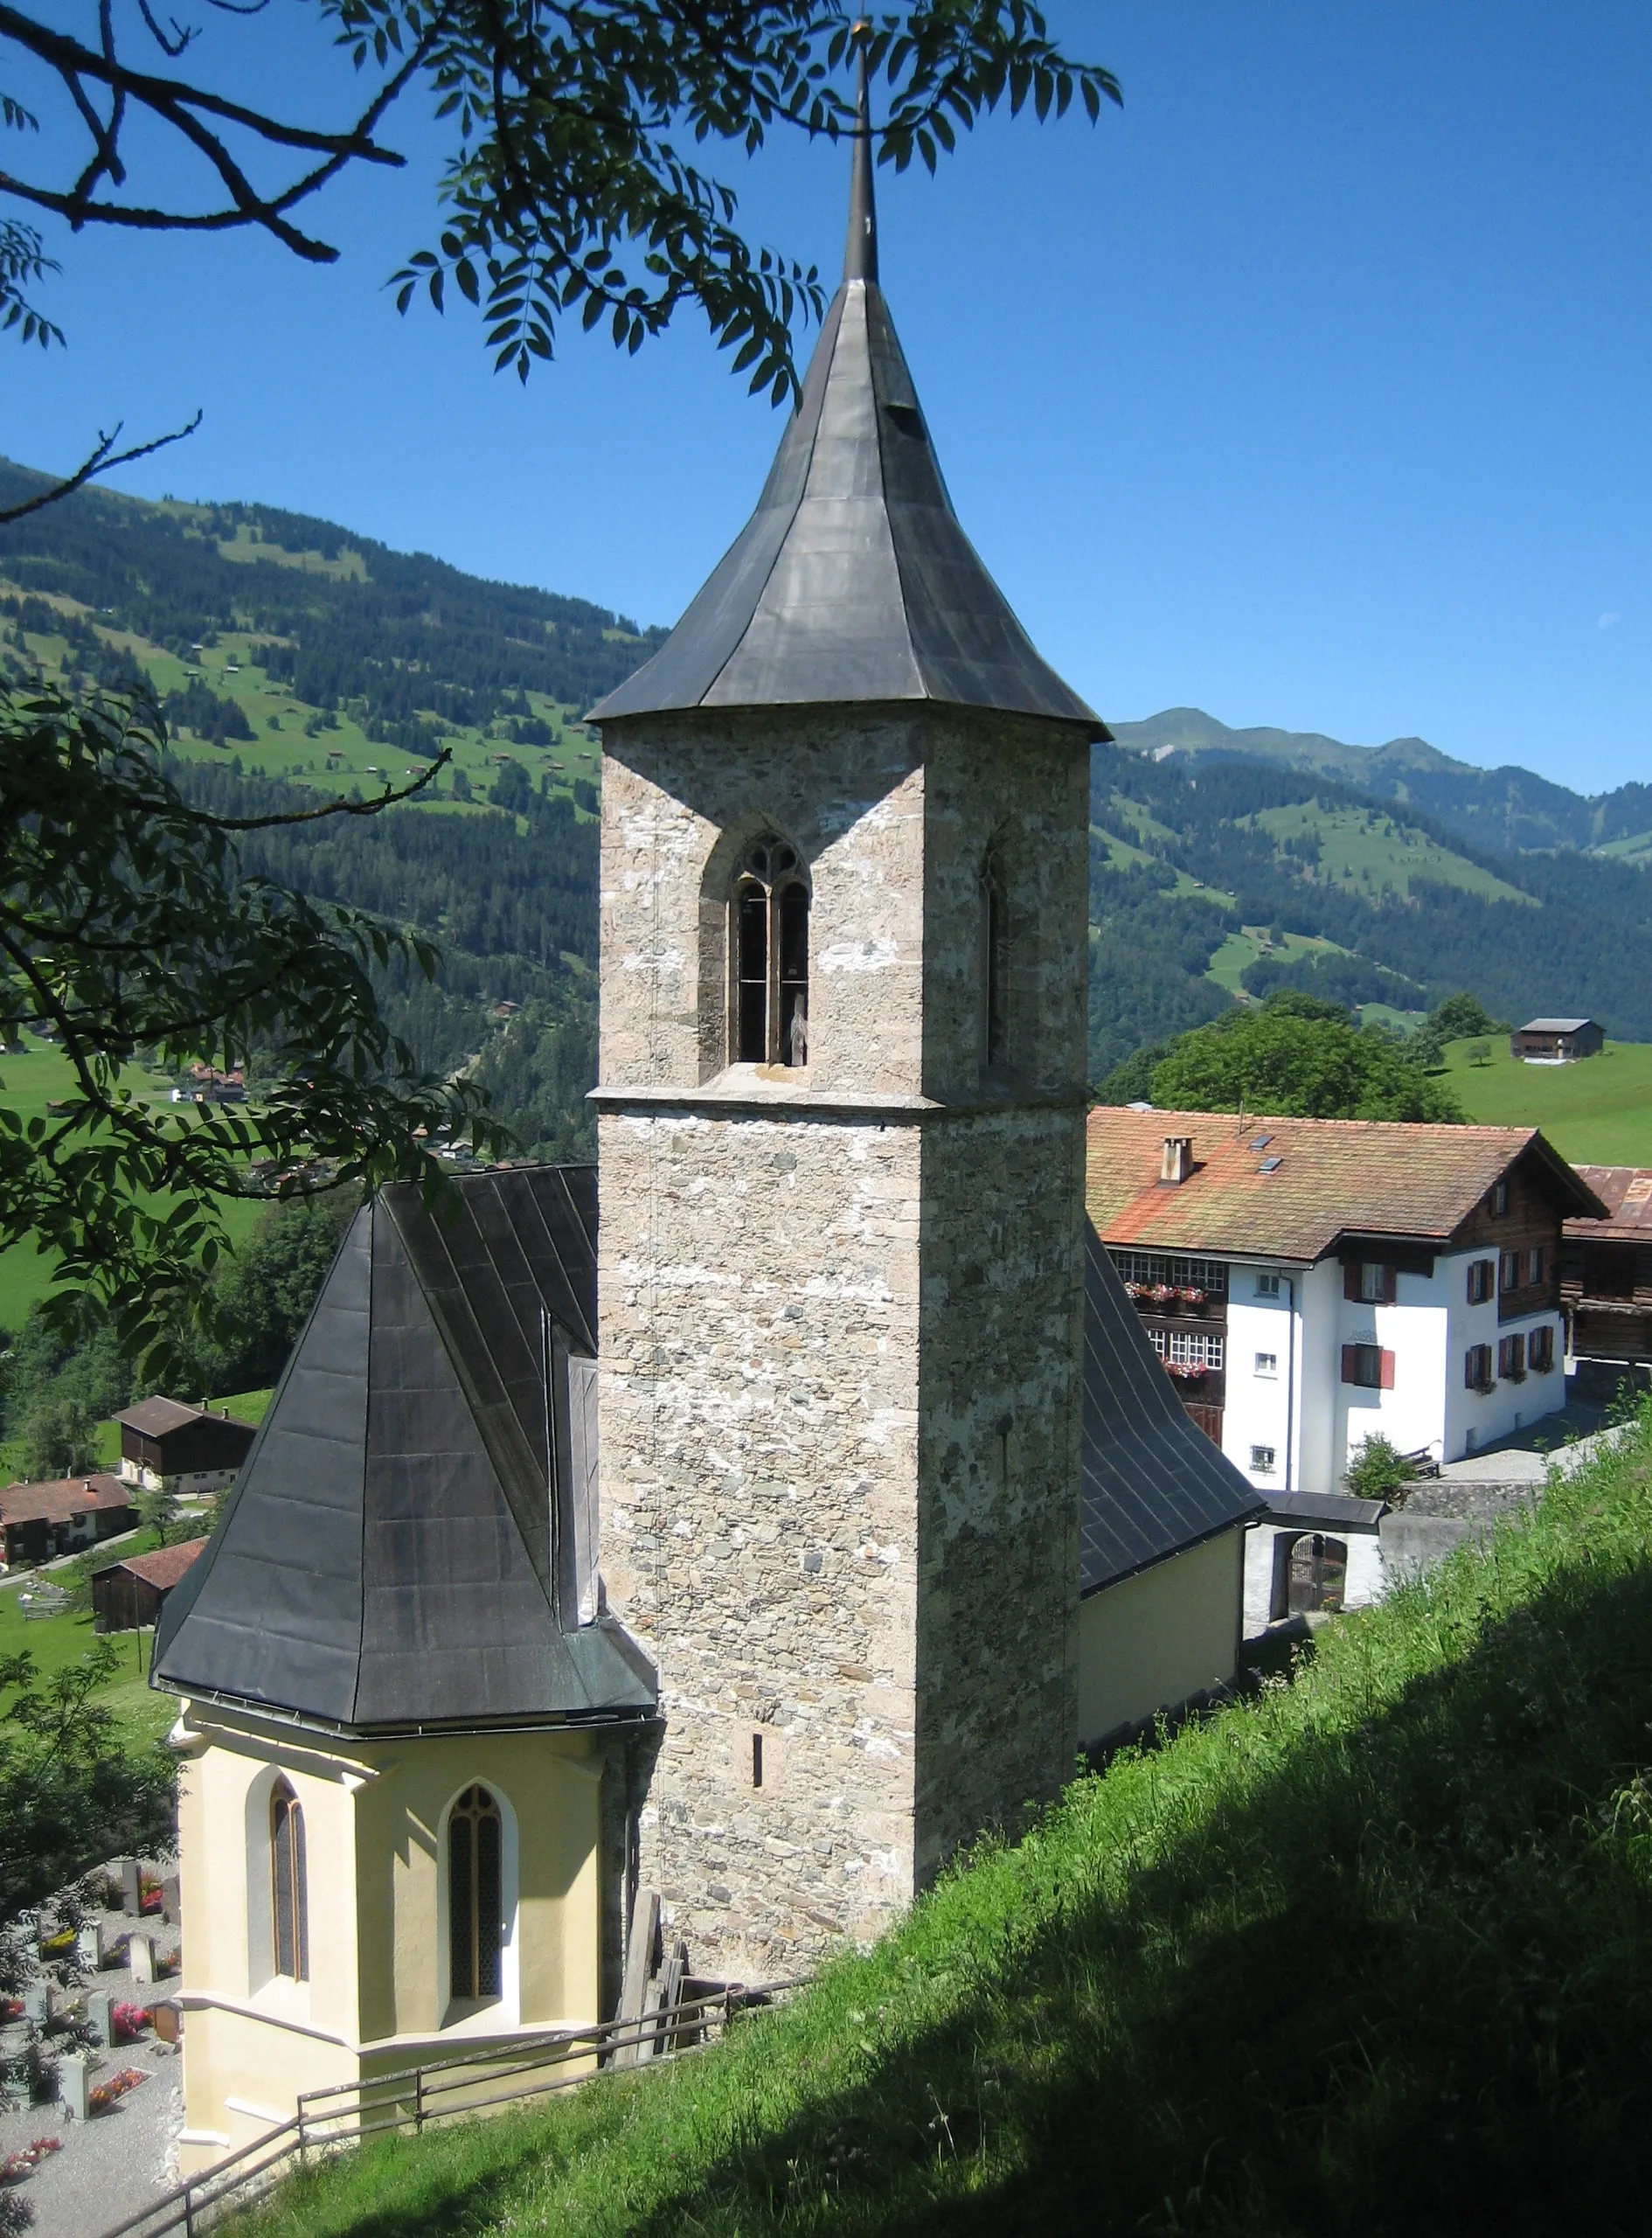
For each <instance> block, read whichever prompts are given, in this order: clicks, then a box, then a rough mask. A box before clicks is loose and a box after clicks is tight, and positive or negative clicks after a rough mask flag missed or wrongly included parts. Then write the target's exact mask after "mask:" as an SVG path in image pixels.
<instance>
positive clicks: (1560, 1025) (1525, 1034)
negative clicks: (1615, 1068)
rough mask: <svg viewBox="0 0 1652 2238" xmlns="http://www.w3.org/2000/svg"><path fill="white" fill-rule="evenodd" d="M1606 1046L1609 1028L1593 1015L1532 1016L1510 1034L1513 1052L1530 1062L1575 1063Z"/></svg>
mask: <svg viewBox="0 0 1652 2238" xmlns="http://www.w3.org/2000/svg"><path fill="white" fill-rule="evenodd" d="M1605 1047H1606V1028H1605V1027H1604V1026H1603V1025H1596V1023H1595V1021H1594V1020H1593V1018H1528V1019H1527V1021H1526V1023H1525V1024H1524V1025H1518V1026H1517V1027H1516V1028H1515V1030H1514V1032H1512V1033H1511V1034H1510V1036H1509V1053H1510V1056H1511V1057H1518V1058H1520V1059H1521V1060H1522V1061H1523V1062H1524V1063H1525V1064H1528V1065H1574V1064H1576V1063H1577V1062H1578V1060H1579V1058H1582V1057H1598V1056H1599V1055H1600V1052H1601V1051H1602V1049H1604V1048H1605Z"/></svg>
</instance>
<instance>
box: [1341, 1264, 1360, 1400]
mask: <svg viewBox="0 0 1652 2238" xmlns="http://www.w3.org/2000/svg"><path fill="white" fill-rule="evenodd" d="M1354 1279H1355V1281H1356V1282H1357V1281H1358V1279H1359V1276H1358V1275H1357V1273H1356V1275H1355V1277H1354ZM1358 1380H1359V1346H1358V1345H1343V1382H1344V1383H1357V1382H1358Z"/></svg>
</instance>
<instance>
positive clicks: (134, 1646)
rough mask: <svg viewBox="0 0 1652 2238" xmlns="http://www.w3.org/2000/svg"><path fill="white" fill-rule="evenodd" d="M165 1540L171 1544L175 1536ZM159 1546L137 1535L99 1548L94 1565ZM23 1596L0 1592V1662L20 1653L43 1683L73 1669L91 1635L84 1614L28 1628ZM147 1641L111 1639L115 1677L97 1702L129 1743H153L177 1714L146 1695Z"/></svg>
mask: <svg viewBox="0 0 1652 2238" xmlns="http://www.w3.org/2000/svg"><path fill="white" fill-rule="evenodd" d="M170 1536H171V1537H172V1538H173V1539H176V1538H177V1536H178V1533H177V1532H176V1531H175V1532H173V1533H171V1534H170ZM159 1544H160V1541H159V1539H157V1537H156V1534H155V1533H154V1532H152V1531H140V1532H137V1533H135V1534H134V1536H132V1537H131V1538H129V1539H121V1543H120V1545H119V1546H114V1547H101V1548H100V1549H99V1550H98V1552H97V1554H96V1558H95V1563H96V1567H98V1568H100V1569H101V1567H103V1565H104V1564H105V1563H106V1562H115V1561H120V1560H123V1559H124V1557H125V1556H127V1555H128V1554H147V1553H149V1552H150V1550H151V1549H152V1548H153V1547H155V1546H158V1545H159ZM42 1582H43V1583H46V1584H52V1583H56V1584H61V1583H63V1582H65V1575H64V1573H63V1572H62V1571H58V1572H55V1573H52V1574H48V1575H47V1576H46V1577H45V1578H44V1579H43V1580H42ZM28 1590H29V1587H28V1583H27V1581H24V1583H23V1584H21V1585H18V1586H8V1587H7V1588H6V1589H5V1590H4V1591H3V1592H0V1661H3V1660H4V1658H6V1657H7V1656H11V1655H18V1654H21V1653H22V1652H23V1651H24V1650H25V1649H26V1650H27V1651H28V1652H29V1653H30V1654H31V1655H32V1656H33V1658H34V1659H35V1663H36V1665H38V1668H39V1670H40V1671H41V1672H43V1673H44V1674H45V1676H47V1677H48V1678H49V1677H50V1676H51V1674H52V1672H54V1671H61V1670H63V1669H64V1668H66V1665H69V1664H72V1663H78V1662H79V1661H80V1658H81V1657H82V1656H83V1655H86V1654H87V1653H88V1652H89V1651H90V1650H91V1648H92V1645H93V1643H94V1639H95V1637H96V1635H95V1633H94V1631H93V1629H92V1615H91V1611H90V1609H87V1610H85V1611H83V1612H80V1613H78V1614H74V1613H72V1614H68V1615H65V1616H45V1617H40V1618H38V1619H37V1620H36V1621H34V1622H33V1623H31V1622H30V1620H29V1619H28V1618H27V1617H26V1616H24V1613H23V1604H22V1602H21V1600H20V1598H19V1595H21V1594H24V1593H26V1592H27V1591H28ZM149 1639H150V1635H149V1633H148V1632H144V1633H142V1634H138V1633H135V1632H122V1633H119V1634H117V1635H116V1636H115V1652H116V1654H117V1655H118V1656H119V1658H120V1665H119V1671H118V1673H117V1676H116V1678H115V1680H114V1682H113V1683H112V1684H111V1685H109V1686H108V1688H107V1689H106V1690H105V1691H104V1692H102V1693H101V1694H100V1695H99V1696H98V1700H99V1701H100V1702H101V1703H102V1704H103V1705H104V1706H106V1707H107V1708H108V1709H110V1710H112V1711H113V1712H114V1713H115V1717H116V1718H117V1719H118V1720H119V1721H120V1723H121V1727H122V1729H123V1730H124V1731H125V1732H127V1733H128V1734H130V1735H131V1737H132V1739H133V1740H134V1741H158V1740H159V1739H160V1737H161V1736H162V1734H164V1733H165V1732H166V1730H167V1728H168V1727H169V1726H170V1724H171V1722H172V1720H173V1719H174V1717H176V1715H177V1704H176V1702H173V1701H171V1699H170V1696H163V1695H160V1694H156V1693H153V1692H150V1689H149V1680H148V1678H147V1677H146V1676H145V1673H146V1672H147V1671H148V1668H149Z"/></svg>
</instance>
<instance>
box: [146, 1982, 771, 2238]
mask: <svg viewBox="0 0 1652 2238" xmlns="http://www.w3.org/2000/svg"><path fill="white" fill-rule="evenodd" d="M801 1988H802V1982H801V1981H786V1982H765V1983H762V1984H759V1985H758V1986H757V1987H755V1988H749V1989H748V1988H746V1987H744V1986H735V1987H733V1988H730V1989H723V1990H718V1991H702V1992H701V1993H700V1994H698V1995H697V1996H693V1997H686V1998H679V1999H678V2000H677V2002H676V2003H675V2004H672V2005H662V2006H661V2007H660V2008H659V2009H658V2010H657V2011H656V2012H649V2013H645V2014H644V2015H643V2017H642V2019H636V2020H630V2019H628V2020H606V2021H600V2022H598V2023H597V2024H596V2025H595V2026H593V2027H590V2028H576V2029H571V2030H569V2031H568V2032H567V2033H566V2034H564V2035H559V2036H557V2037H556V2038H555V2039H553V2040H551V2041H549V2042H546V2043H545V2044H542V2045H531V2046H524V2045H520V2044H517V2045H509V2046H505V2047H503V2048H501V2049H499V2050H497V2051H493V2052H489V2051H485V2050H480V2049H478V2050H476V2051H471V2052H456V2053H455V2054H451V2055H450V2056H448V2057H447V2058H445V2059H441V2060H433V2061H426V2062H425V2063H424V2064H422V2065H420V2066H419V2067H410V2068H400V2069H399V2070H397V2071H396V2072H395V2073H393V2074H390V2075H368V2076H364V2077H363V2078H362V2079H361V2080H359V2081H357V2082H339V2083H334V2084H331V2085H330V2087H329V2088H327V2089H323V2090H306V2091H303V2092H302V2093H301V2094H300V2096H299V2100H298V2107H297V2110H296V2112H295V2113H294V2114H292V2115H290V2116H288V2119H287V2120H286V2121H284V2122H281V2123H278V2124H276V2125H275V2126H274V2127H273V2128H271V2129H270V2130H267V2131H266V2133H265V2134H264V2136H262V2137H257V2138H255V2139H254V2140H253V2143H252V2144H246V2145H243V2146H242V2147H241V2149H240V2150H239V2152H232V2153H230V2154H228V2155H227V2156H226V2158H224V2159H222V2160H219V2161H218V2162H216V2163H214V2165H212V2167H211V2168H208V2169H205V2170H203V2172H201V2174H199V2175H198V2176H191V2178H190V2179H189V2181H188V2182H187V2183H185V2184H180V2185H178V2186H177V2188H176V2189H175V2190H173V2191H170V2192H167V2193H163V2196H162V2197H161V2198H159V2199H157V2200H155V2201H153V2203H152V2204H151V2205H149V2207H144V2208H142V2209H141V2210H140V2212H139V2213H137V2214H132V2215H128V2217H127V2219H126V2221H124V2222H117V2223H116V2224H115V2226H114V2227H113V2228H111V2229H108V2230H106V2231H105V2232H104V2233H103V2234H102V2238H166V2234H167V2233H168V2232H170V2231H174V2230H181V2231H183V2232H184V2238H195V2235H196V2233H197V2232H198V2231H203V2230H205V2229H206V2228H208V2227H209V2225H211V2224H215V2223H216V2222H218V2221H219V2219H220V2218H221V2217H222V2215H224V2214H226V2213H233V2212H234V2211H235V2210H236V2209H237V2208H239V2207H244V2206H246V2205H249V2204H250V2203H251V2201H252V2200H253V2198H254V2197H255V2196H256V2195H257V2193H259V2192H260V2191H261V2190H262V2189H264V2188H265V2187H266V2186H267V2185H268V2184H269V2183H271V2182H272V2181H273V2180H274V2178H275V2177H276V2176H277V2175H278V2174H281V2173H283V2172H288V2171H289V2170H290V2169H291V2168H292V2167H295V2166H296V2167H300V2168H302V2167H305V2166H308V2165H309V2164H310V2162H311V2161H312V2159H314V2158H321V2157H323V2156H325V2155H328V2154H330V2153H333V2152H337V2151H340V2150H341V2149H343V2148H344V2147H345V2146H347V2145H353V2144H360V2143H361V2141H362V2139H363V2138H364V2137H376V2136H382V2135H384V2134H385V2133H386V2132H388V2131H391V2130H404V2131H410V2132H412V2133H413V2134H414V2135H418V2134H420V2133H421V2132H422V2131H423V2130H426V2129H428V2128H429V2127H431V2126H432V2125H433V2124H434V2123H439V2122H444V2121H448V2122H452V2121H461V2120H469V2119H471V2118H472V2117H473V2116H476V2115H478V2114H483V2113H488V2112H491V2111H493V2110H495V2109H498V2108H500V2107H503V2106H518V2105H522V2104H524V2103H525V2102H528V2101H529V2100H531V2099H534V2098H541V2097H545V2096H548V2095H549V2094H550V2093H551V2092H552V2091H557V2090H573V2089H577V2088H578V2086H579V2085H580V2083H581V2082H588V2081H589V2079H590V2077H591V2076H592V2075H593V2074H594V2073H596V2072H597V2071H598V2069H599V2068H603V2067H609V2066H619V2065H629V2064H631V2063H632V2062H633V2061H644V2060H650V2059H669V2058H676V2057H678V2056H680V2055H682V2054H684V2053H687V2052H691V2051H698V2050H700V2049H702V2048H703V2047H705V2045H706V2044H708V2043H710V2042H711V2040H712V2038H713V2036H714V2035H715V2034H717V2033H718V2032H720V2031H723V2030H725V2029H726V2028H727V2027H728V2026H729V2024H730V2022H731V2021H732V2020H734V2019H737V2018H738V2017H739V2014H741V2013H742V2012H751V2011H752V2010H753V2009H754V2008H755V2007H757V2006H760V2005H772V2004H774V2001H775V2000H776V1998H781V1997H783V1996H784V1995H785V1994H786V1993H787V1992H788V1991H792V1990H796V1989H801ZM621 2053H623V2054H626V2055H627V2056H626V2058H625V2059H624V2060H621V2059H620V2058H619V2057H618V2056H617V2055H618V2054H621ZM570 2067H577V2068H578V2069H579V2072H578V2073H576V2074H567V2073H565V2072H562V2070H565V2069H566V2068H570ZM478 2094H482V2095H478Z"/></svg>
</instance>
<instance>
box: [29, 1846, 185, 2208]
mask: <svg viewBox="0 0 1652 2238" xmlns="http://www.w3.org/2000/svg"><path fill="white" fill-rule="evenodd" d="M160 1869H161V1867H160V1866H159V1865H158V1864H157V1863H156V1862H155V1861H151V1860H146V1861H145V1870H146V1872H157V1871H158V1870H160ZM166 1869H168V1870H170V1869H172V1868H171V1867H170V1866H167V1867H166ZM105 1916H106V1919H107V1920H108V1924H109V1926H110V1927H111V1928H113V1926H114V1925H115V1921H114V1918H113V1916H112V1915H105ZM133 1924H135V1922H134V1923H133ZM142 1925H143V1928H144V1930H145V1931H146V1932H147V1933H149V1934H152V1935H153V1936H154V1937H155V1941H156V1956H157V1957H159V1958H162V1959H163V1960H165V1961H167V1962H169V1963H168V1970H167V1977H166V1978H164V1979H163V1980H160V1981H156V1982H147V1981H138V1980H135V1979H134V1977H133V1975H132V1973H131V1971H130V1970H129V1969H128V1966H127V1965H126V1964H125V1963H123V1960H124V1952H123V1950H116V1951H115V1953H114V1954H112V1955H113V1957H114V1961H115V1963H111V1964H109V1965H108V1966H104V1967H101V1968H100V1969H98V1970H96V1971H95V1972H93V1971H88V1972H87V1975H86V1976H85V1977H84V1979H83V1980H82V1981H81V1982H80V1984H79V1985H78V1986H77V1987H76V1988H75V1989H74V1990H73V1991H71V1992H70V1993H69V1996H68V1998H66V2000H64V2001H65V2002H66V2003H67V2004H68V2005H69V2006H70V2009H71V2010H72V2011H73V2008H74V2006H75V2005H77V2004H78V2005H80V2010H81V2012H84V2011H85V2010H86V2000H87V1998H91V1997H93V1996H94V1995H95V1994H96V1993H97V1992H98V1991H106V1992H107V1993H108V1995H109V1996H110V1997H111V1998H112V1999H113V2000H114V2002H115V2003H116V2004H117V2005H125V2004H128V2003H129V2004H142V2005H148V2004H150V2003H152V2002H153V2001H154V2000H155V1999H156V1998H164V1997H165V1996H166V1995H167V1994H168V1992H169V1990H172V1991H175V1990H176V1987H177V1954H178V1941H179V1938H178V1929H177V1927H176V1926H173V1925H170V1924H169V1923H168V1922H165V1921H163V1920H162V1919H161V1918H159V1917H158V1916H148V1917H146V1918H145V1919H144V1921H143V1922H142ZM25 2035H26V2030H25V2028H24V2024H23V2023H22V2022H21V2021H13V2022H10V2023H9V2024H7V2025H6V2026H4V2027H3V2029H0V2048H3V2051H4V2053H5V2054H6V2055H7V2056H10V2055H11V2054H14V2053H16V2052H17V2050H19V2049H20V2048H21V2047H22V2045H23V2042H24V2038H25ZM45 2048H46V2050H47V2052H48V2054H50V2055H51V2056H52V2057H53V2058H56V2059H59V2061H61V2058H62V2056H63V2054H64V2053H65V2052H66V2050H68V2049H70V2048H72V2044H71V2040H69V2039H67V2038H66V2037H62V2036H56V2037H48V2038H47V2040H46V2046H45ZM90 2060H91V2068H90V2075H89V2080H90V2082H91V2083H92V2086H93V2088H94V2089H96V2088H97V2087H98V2086H99V2085H101V2084H108V2082H110V2081H111V2080H112V2079H113V2078H114V2077H115V2076H117V2075H131V2074H137V2075H142V2077H143V2080H142V2082H136V2083H135V2084H133V2085H132V2087H131V2088H129V2089H126V2090H124V2091H123V2092H122V2093H121V2095H120V2096H118V2097H116V2098H115V2101H114V2102H113V2103H112V2104H110V2105H108V2106H107V2107H105V2108H104V2109H102V2110H101V2111H99V2112H96V2113H94V2115H93V2116H92V2117H91V2118H90V2119H89V2120H87V2121H84V2122H80V2121H76V2120H74V2119H73V2118H72V2117H71V2116H69V2115H68V2114H67V2113H66V2110H65V2109H64V2107H63V2105H62V2104H61V2103H60V2102H57V2101H56V2099H55V2097H53V2099H52V2101H51V2102H47V2103H45V2104H42V2105H31V2104H27V2103H24V2104H17V2102H16V2094H15V2091H14V2095H13V2097H12V2099H11V2101H10V2102H9V2104H8V2105H7V2109H6V2110H4V2111H0V2165H3V2164H5V2163H6V2162H7V2161H9V2160H10V2158H11V2156H13V2155H16V2154H23V2153H26V2152H27V2151H29V2149H30V2148H31V2146H33V2145H35V2144H36V2143H37V2142H38V2140H40V2139H44V2138H56V2139H58V2140H59V2149H58V2150H57V2151H46V2152H45V2153H42V2154H41V2155H40V2157H39V2158H38V2162H37V2164H36V2165H35V2168H34V2171H33V2172H32V2173H31V2174H27V2175H24V2176H23V2177H22V2178H21V2179H18V2180H16V2181H14V2182H10V2183H8V2184H7V2185H6V2186H4V2192H5V2193H9V2194H10V2195H12V2196H15V2197H17V2199H19V2200H20V2201H21V2202H23V2203H25V2204H26V2205H27V2206H28V2207H31V2209H32V2210H33V2214H34V2221H33V2224H32V2231H33V2234H34V2238H100V2234H101V2232H103V2231H105V2230H108V2229H110V2228H114V2227H115V2225H117V2224H119V2223H121V2222H123V2221H125V2220H126V2219H127V2217H128V2215H132V2214H136V2213H138V2211H139V2210H140V2209H141V2208H142V2207H145V2206H147V2205H149V2203H150V2202H152V2201H153V2200H156V2199H158V2197H159V2196H160V2194H161V2193H163V2191H165V2190H166V2189H168V2188H169V2187H170V2186H171V2185H172V2184H174V2183H176V2181H177V2172H176V2150H177V2133H178V2130H179V2128H180V2127H181V2126H182V2123H183V2089H182V2084H183V2064H182V2061H181V2059H180V2057H179V2054H178V2050H177V2047H176V2046H175V2045H171V2044H165V2043H162V2042H161V2041H160V2040H158V2039H157V2038H156V2035H155V2033H154V2032H153V2030H151V2029H145V2030H144V2031H143V2033H142V2035H141V2036H140V2037H139V2038H138V2039H137V2040H136V2041H135V2042H132V2043H125V2044H115V2045H110V2046H103V2047H99V2048H96V2049H94V2051H93V2052H92V2053H91V2054H90ZM59 2072H61V2070H59Z"/></svg>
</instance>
